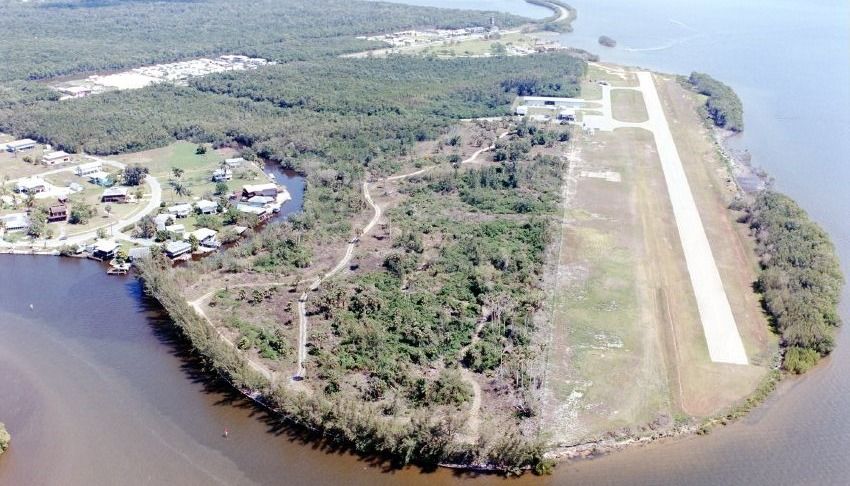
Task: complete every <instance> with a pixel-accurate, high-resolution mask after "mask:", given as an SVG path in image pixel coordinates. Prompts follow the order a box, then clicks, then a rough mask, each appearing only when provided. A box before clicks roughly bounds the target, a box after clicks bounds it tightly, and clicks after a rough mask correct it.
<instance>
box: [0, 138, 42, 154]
mask: <svg viewBox="0 0 850 486" xmlns="http://www.w3.org/2000/svg"><path fill="white" fill-rule="evenodd" d="M37 144H38V142H36V141H35V140H33V139H31V138H24V139H21V140H15V141H14V142H9V143H7V144H6V150H8V151H9V152H13V153H17V152H23V151H25V150H32V149H34V148H35V146H36V145H37Z"/></svg>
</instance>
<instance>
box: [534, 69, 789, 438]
mask: <svg viewBox="0 0 850 486" xmlns="http://www.w3.org/2000/svg"><path fill="white" fill-rule="evenodd" d="M614 93H617V91H616V90H615V91H614ZM659 97H660V100H661V103H662V105H663V106H664V111H665V114H666V115H667V117H668V122H669V124H670V126H671V127H672V131H673V137H674V139H675V142H676V145H677V147H678V150H679V153H680V156H681V159H682V165H683V167H684V170H685V172H686V175H687V178H688V181H689V183H690V185H691V187H692V188H693V192H694V199H695V201H696V203H697V206H698V207H699V212H700V217H701V219H702V220H703V223H704V225H705V227H706V233H707V237H708V239H709V243H710V245H711V247H712V250H713V253H714V255H715V259H716V260H717V266H718V269H719V271H720V274H721V278H722V280H723V285H724V287H725V289H726V292H727V294H728V295H729V302H730V306H731V308H732V312H733V314H734V316H735V319H736V321H737V322H738V327H739V329H740V330H741V334H742V339H743V340H744V344H745V347H746V350H747V355H748V357H750V364H749V365H730V364H722V363H714V362H712V361H711V359H710V357H709V354H708V348H707V344H706V338H705V334H704V332H703V327H702V324H701V321H700V314H699V312H698V308H697V304H696V299H695V297H694V293H693V290H692V286H691V282H690V275H689V273H688V267H687V265H686V263H685V258H684V253H683V249H682V243H681V241H680V238H679V233H678V229H677V225H676V220H675V218H674V215H673V210H672V206H671V203H670V197H669V194H668V192H667V184H666V182H665V178H664V173H663V171H662V168H661V163H660V159H659V157H658V152H657V148H656V146H655V143H654V138H653V136H652V134H651V133H650V132H648V131H647V130H644V129H642V128H620V129H617V130H615V131H613V132H596V133H595V134H590V133H582V134H581V135H579V136H577V137H576V140H575V143H574V145H573V148H572V153H571V162H572V164H571V167H570V171H569V174H568V175H567V178H566V183H565V195H566V210H565V218H564V222H563V228H562V230H563V232H562V238H561V242H560V246H559V249H558V251H555V252H553V253H555V254H557V257H556V258H557V261H558V274H557V276H555V277H554V278H552V281H553V282H554V285H555V287H554V291H553V304H554V305H553V318H552V321H553V326H554V334H553V341H552V348H551V357H550V367H549V372H548V377H547V384H548V391H547V397H546V400H545V406H544V423H546V424H549V425H550V433H551V436H552V437H551V438H552V440H553V441H554V442H556V443H559V444H571V443H577V442H582V441H586V440H592V439H594V438H596V437H598V436H599V435H601V434H603V433H605V432H608V431H619V432H620V433H622V434H624V435H628V434H629V433H634V432H635V431H637V430H638V429H640V428H641V427H642V426H649V425H651V426H653V427H659V426H660V427H663V426H666V425H669V424H671V423H672V422H673V420H674V419H676V418H679V417H683V416H686V415H687V416H707V415H711V414H714V413H718V412H720V411H722V410H723V409H724V408H726V407H728V406H730V405H731V404H733V403H734V402H735V401H736V400H739V399H741V398H743V397H745V396H746V395H747V394H748V393H749V392H750V391H751V390H752V389H753V388H754V387H755V386H756V385H757V384H758V382H759V380H760V379H761V377H762V376H763V375H764V373H765V372H766V370H767V364H768V362H769V358H770V356H771V355H772V354H773V353H774V352H775V339H774V338H773V337H772V336H771V335H770V333H769V331H768V328H767V324H766V322H765V320H764V318H763V317H762V314H761V310H760V307H759V303H758V299H757V296H756V295H755V294H754V293H753V292H752V289H751V287H750V286H751V284H752V282H753V281H754V279H755V270H756V263H755V258H754V257H753V253H752V247H751V242H750V241H749V239H748V238H747V237H746V230H745V228H743V227H742V225H740V224H738V223H735V222H734V215H733V214H731V213H730V212H729V211H728V210H727V209H726V207H727V202H728V199H729V198H730V197H731V193H730V192H729V189H728V185H727V180H726V177H725V167H724V166H723V164H722V161H721V160H720V159H719V157H718V156H717V154H716V150H715V149H714V146H713V142H712V141H711V139H710V137H709V133H708V132H707V130H706V129H705V128H704V127H703V126H702V124H701V120H699V118H698V116H697V114H696V106H697V103H699V99H698V98H697V97H696V96H695V95H693V94H692V93H689V92H687V91H685V90H684V89H683V88H681V87H680V86H679V85H678V84H676V82H675V80H672V79H671V80H664V81H663V82H660V83H659ZM640 101H642V99H640V98H639V97H635V96H626V97H616V98H613V99H612V102H613V105H614V106H613V111H614V113H624V112H625V113H627V115H624V116H633V115H637V114H639V110H638V109H637V108H636V106H635V105H637V104H639V102H640ZM618 105H619V106H618ZM618 110H619V111H618ZM644 113H645V111H644ZM624 121H627V120H624ZM636 121H637V120H636ZM615 174H616V176H615Z"/></svg>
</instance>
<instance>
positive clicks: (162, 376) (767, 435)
mask: <svg viewBox="0 0 850 486" xmlns="http://www.w3.org/2000/svg"><path fill="white" fill-rule="evenodd" d="M30 304H32V305H33V308H32V309H30V307H29V305H30ZM846 336H847V335H846V334H844V335H843V337H842V339H841V340H842V341H843V342H842V343H841V345H840V346H839V352H838V353H837V354H836V356H835V357H834V358H833V359H832V360H831V361H830V362H829V363H827V364H826V366H824V367H823V368H821V369H819V370H816V371H815V372H813V373H812V374H810V375H808V376H807V377H805V378H804V379H802V380H798V381H794V382H790V383H788V384H786V386H784V387H783V389H782V390H781V391H780V393H779V394H778V395H777V396H776V397H774V399H773V400H771V401H770V402H769V403H768V404H767V405H766V406H765V407H762V409H760V410H758V411H757V412H756V413H754V414H753V415H751V416H750V417H749V418H747V419H746V420H745V421H743V422H741V423H738V424H735V425H733V426H731V427H727V428H725V429H722V430H719V431H717V432H715V433H713V434H712V435H710V436H708V437H695V438H690V439H684V440H680V441H672V442H670V443H666V444H657V445H653V446H649V447H643V448H637V449H634V450H630V451H626V452H622V453H619V454H615V455H611V456H608V457H604V458H601V459H596V460H592V461H585V462H578V463H573V464H566V465H562V466H560V467H559V468H558V469H557V471H556V473H555V474H554V475H553V476H551V477H547V478H538V477H533V476H526V477H523V478H521V479H519V480H507V481H509V482H510V483H511V484H518V483H532V482H533V483H549V484H589V483H593V484H682V483H688V484H813V483H818V484H846V482H847V478H848V477H850V460H848V459H850V458H848V451H850V420H848V415H847V411H848V410H850V395H848V394H847V393H846V391H847V390H848V389H850V386H848V385H850V384H848V381H850V376H848V375H847V374H846V373H842V372H841V371H842V370H847V369H848V367H850V363H848V357H849V356H850V355H849V354H848V353H847V352H846V350H847V349H848V346H850V343H848V342H846V341H847V338H846ZM0 420H2V421H4V422H5V423H6V425H7V427H8V428H9V430H10V431H11V433H12V434H13V437H14V439H13V440H14V442H13V446H12V448H11V449H10V450H9V451H8V453H7V454H5V455H4V456H0V484H2V485H42V484H49V485H52V484H56V485H112V484H127V485H132V484H181V485H191V484H205V485H206V484H364V485H366V484H369V485H375V484H389V483H399V482H400V483H403V484H423V485H424V484H428V485H430V486H433V485H435V484H444V483H449V482H453V481H455V480H459V479H476V482H481V483H490V482H498V483H505V482H506V480H504V479H502V478H499V477H494V476H475V475H458V474H456V473H454V472H451V471H447V470H437V471H433V472H429V471H421V470H420V469H417V468H407V469H404V470H401V471H398V470H392V469H390V468H389V467H388V465H387V464H383V463H381V462H380V461H379V460H376V459H374V458H363V457H359V456H355V455H352V454H348V453H346V452H344V451H338V450H332V449H329V448H324V447H322V446H320V445H318V444H317V443H315V442H311V441H309V440H307V439H306V438H304V437H302V436H300V435H299V433H298V432H294V431H291V430H288V429H287V428H286V427H284V426H282V424H281V423H280V422H279V421H278V420H276V419H275V418H274V417H271V416H269V415H268V414H267V413H266V412H265V411H263V410H262V409H259V408H257V407H255V406H254V405H253V404H251V403H250V402H248V401H246V400H244V399H243V398H242V397H241V396H240V395H238V394H237V393H234V392H233V390H231V389H230V388H229V387H227V386H226V385H225V384H224V383H221V382H220V381H218V380H215V379H213V378H210V377H209V375H207V374H206V373H204V372H203V370H202V369H200V368H199V366H198V364H197V362H196V361H195V360H194V359H193V358H192V356H191V354H190V353H188V352H187V350H186V348H185V346H184V345H183V344H182V343H181V342H180V340H179V339H176V337H175V335H174V333H173V331H172V329H171V327H170V326H169V324H168V322H167V321H165V320H164V317H163V315H162V314H161V312H160V308H159V306H158V305H157V304H156V302H153V301H150V300H149V299H147V298H145V297H144V296H143V295H142V293H141V289H140V286H139V283H138V282H137V281H136V280H135V279H133V278H124V277H107V276H106V275H105V274H104V272H103V268H102V267H100V266H99V265H97V264H95V263H93V262H89V261H84V260H73V259H61V258H50V257H29V256H7V255H3V256H0ZM225 428H227V429H228V431H229V436H228V437H227V438H226V439H225V438H224V437H223V431H224V429H225Z"/></svg>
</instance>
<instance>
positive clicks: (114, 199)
mask: <svg viewBox="0 0 850 486" xmlns="http://www.w3.org/2000/svg"><path fill="white" fill-rule="evenodd" d="M127 194H128V193H127V188H126V187H110V188H109V189H106V190H105V191H103V195H102V196H100V202H102V203H125V202H127Z"/></svg>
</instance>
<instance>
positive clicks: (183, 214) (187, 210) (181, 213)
mask: <svg viewBox="0 0 850 486" xmlns="http://www.w3.org/2000/svg"><path fill="white" fill-rule="evenodd" d="M166 211H168V214H171V215H172V216H176V217H178V218H188V217H189V215H190V214H192V205H191V204H185V203H184V204H175V205H174V206H169V207H168V208H166Z"/></svg>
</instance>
